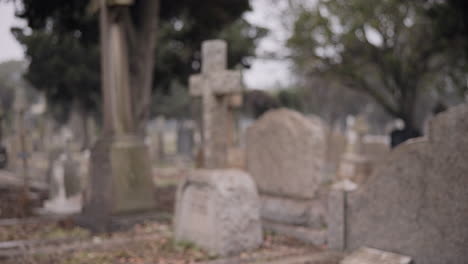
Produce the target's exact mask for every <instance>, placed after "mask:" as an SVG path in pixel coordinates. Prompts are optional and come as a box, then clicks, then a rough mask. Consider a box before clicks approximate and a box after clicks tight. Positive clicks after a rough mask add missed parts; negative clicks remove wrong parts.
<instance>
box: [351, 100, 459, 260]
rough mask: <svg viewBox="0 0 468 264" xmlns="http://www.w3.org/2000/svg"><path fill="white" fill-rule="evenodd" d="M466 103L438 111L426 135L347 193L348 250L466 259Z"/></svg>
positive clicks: (394, 153)
mask: <svg viewBox="0 0 468 264" xmlns="http://www.w3.org/2000/svg"><path fill="white" fill-rule="evenodd" d="M467 135H468V105H461V106H458V107H455V108H453V109H451V110H449V111H447V112H444V113H442V114H440V115H438V116H436V117H435V118H434V119H433V120H432V121H431V124H430V130H429V135H428V137H427V138H419V139H416V140H413V141H411V142H408V143H405V144H402V145H400V146H399V147H397V148H396V149H394V150H393V151H392V152H391V153H390V154H389V156H388V158H387V160H386V161H385V162H383V163H382V164H381V165H380V167H378V168H377V169H376V172H375V173H374V174H373V175H372V176H371V177H370V178H369V179H368V181H367V183H366V184H365V185H364V186H362V188H360V189H358V190H357V191H356V192H355V193H350V194H349V195H348V203H347V206H346V212H347V213H346V241H345V244H346V245H347V248H348V249H351V250H354V249H357V248H360V247H362V246H370V247H373V248H379V249H382V250H386V251H390V252H398V253H400V254H404V255H408V256H410V257H412V258H413V259H414V261H415V263H424V264H440V263H466V260H467V259H468V250H467V248H468V225H467V224H466V221H467V219H468V202H467V201H468V190H467V186H468V162H467V154H468V137H467Z"/></svg>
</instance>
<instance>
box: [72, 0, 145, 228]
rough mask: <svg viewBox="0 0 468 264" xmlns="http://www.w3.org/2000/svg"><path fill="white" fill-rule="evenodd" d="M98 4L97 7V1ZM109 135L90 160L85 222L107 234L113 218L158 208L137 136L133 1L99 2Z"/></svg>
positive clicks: (94, 150)
mask: <svg viewBox="0 0 468 264" xmlns="http://www.w3.org/2000/svg"><path fill="white" fill-rule="evenodd" d="M95 3H97V2H95ZM98 3H99V4H98V5H97V4H95V5H97V6H98V7H99V10H100V26H101V49H102V52H101V54H102V55H101V64H102V65H101V67H102V90H103V95H104V96H103V97H104V107H103V112H104V131H103V132H102V134H101V138H100V139H99V140H98V142H97V143H96V144H95V146H94V149H93V151H92V156H91V160H92V162H91V170H90V172H91V173H90V175H91V177H90V179H89V181H88V182H89V187H88V189H87V191H86V193H85V199H84V202H85V203H84V209H83V217H82V219H80V220H81V222H82V223H83V224H84V225H87V226H89V227H91V228H93V229H95V230H99V231H105V230H108V229H109V228H110V226H111V223H112V216H114V215H119V214H128V213H134V212H139V211H144V210H148V209H151V208H153V205H154V197H153V184H152V180H151V165H150V160H149V156H148V150H147V147H146V145H145V144H144V141H143V139H142V138H140V135H139V134H138V132H137V126H136V118H135V114H134V112H133V109H134V107H133V105H132V99H131V94H130V78H129V61H128V47H127V38H126V34H125V32H124V16H123V14H124V13H125V12H126V10H127V9H128V7H129V6H130V5H132V4H133V1H132V0H114V1H105V0H99V2H98Z"/></svg>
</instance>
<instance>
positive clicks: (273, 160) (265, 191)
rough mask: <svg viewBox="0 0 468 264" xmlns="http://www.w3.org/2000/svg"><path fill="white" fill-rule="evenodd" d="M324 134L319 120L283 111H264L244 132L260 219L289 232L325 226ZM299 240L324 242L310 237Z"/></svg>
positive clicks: (305, 236)
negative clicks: (259, 203) (256, 187)
mask: <svg viewBox="0 0 468 264" xmlns="http://www.w3.org/2000/svg"><path fill="white" fill-rule="evenodd" d="M326 136H327V135H326V126H324V125H323V124H322V123H321V122H320V120H319V119H318V118H314V119H310V118H309V119H308V118H306V117H304V116H302V115H301V114H300V113H298V112H295V111H292V110H287V109H279V110H273V111H269V112H267V113H266V114H264V115H263V116H262V117H261V118H260V119H259V120H258V121H257V122H255V123H254V124H253V125H252V126H251V127H250V128H249V129H248V131H247V144H246V146H247V170H248V172H249V173H250V174H251V175H252V177H253V179H254V180H255V182H256V183H257V185H258V188H259V191H260V194H261V197H262V211H261V212H262V218H263V219H265V220H267V221H271V222H274V223H276V224H285V225H289V226H290V227H291V228H295V227H297V226H300V227H307V228H311V229H319V230H321V229H323V228H324V227H325V215H326V212H325V210H326V201H327V200H326V199H325V200H323V198H324V197H325V198H326V195H323V193H322V192H323V191H324V189H323V188H322V187H323V181H324V171H325V165H326V154H327V142H326ZM272 226H273V225H272ZM274 226H276V225H274ZM282 230H286V228H282ZM291 232H292V234H299V233H302V234H306V233H305V232H302V231H301V232H295V231H291ZM311 235H315V233H311ZM299 238H301V239H303V240H307V241H310V242H315V243H324V240H323V239H317V238H314V237H313V236H311V237H307V235H303V236H302V235H301V237H299Z"/></svg>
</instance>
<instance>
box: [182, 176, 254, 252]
mask: <svg viewBox="0 0 468 264" xmlns="http://www.w3.org/2000/svg"><path fill="white" fill-rule="evenodd" d="M259 209H260V202H259V198H258V194H257V189H256V186H255V183H254V182H253V181H252V179H251V177H250V176H249V175H248V174H247V173H245V172H243V171H240V170H234V169H231V170H195V171H193V172H192V173H190V174H189V176H188V178H187V179H186V180H185V181H183V182H182V183H180V185H179V188H178V191H177V203H176V215H175V220H174V225H175V238H176V240H178V241H190V242H193V243H195V244H196V245H198V246H200V247H202V248H204V249H206V250H208V251H209V252H210V253H212V254H216V255H220V256H226V255H231V254H236V253H240V252H242V251H244V250H248V249H253V248H256V247H258V246H260V244H261V243H262V227H261V222H260V213H259Z"/></svg>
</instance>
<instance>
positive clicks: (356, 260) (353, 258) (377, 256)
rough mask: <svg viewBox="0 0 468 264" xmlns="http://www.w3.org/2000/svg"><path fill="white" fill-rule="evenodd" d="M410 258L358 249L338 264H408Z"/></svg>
mask: <svg viewBox="0 0 468 264" xmlns="http://www.w3.org/2000/svg"><path fill="white" fill-rule="evenodd" d="M410 263H411V258H410V257H407V256H402V255H398V254H395V253H390V252H385V251H382V250H378V249H373V248H360V249H359V250H357V251H355V252H354V253H352V254H351V255H349V256H348V257H346V258H344V259H343V260H342V261H341V262H340V264H410Z"/></svg>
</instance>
